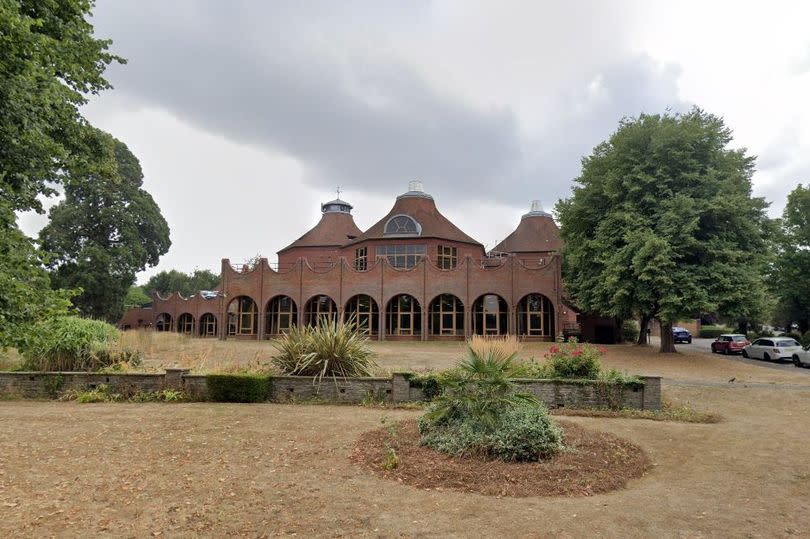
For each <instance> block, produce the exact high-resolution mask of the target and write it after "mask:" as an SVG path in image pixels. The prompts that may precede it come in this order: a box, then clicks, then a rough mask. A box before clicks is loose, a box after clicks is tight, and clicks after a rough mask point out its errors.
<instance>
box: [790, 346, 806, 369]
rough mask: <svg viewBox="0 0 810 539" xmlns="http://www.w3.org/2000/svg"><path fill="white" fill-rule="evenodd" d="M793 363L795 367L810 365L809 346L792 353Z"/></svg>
mask: <svg viewBox="0 0 810 539" xmlns="http://www.w3.org/2000/svg"><path fill="white" fill-rule="evenodd" d="M793 364H794V365H796V366H797V367H810V346H806V347H805V348H804V350H800V351H798V352H795V353H794V354H793Z"/></svg>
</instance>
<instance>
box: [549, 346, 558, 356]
mask: <svg viewBox="0 0 810 539" xmlns="http://www.w3.org/2000/svg"><path fill="white" fill-rule="evenodd" d="M559 351H560V348H559V347H558V346H557V345H556V344H555V345H552V346H551V350H549V352H551V353H552V354H556V353H557V352H559Z"/></svg>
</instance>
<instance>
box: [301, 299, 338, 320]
mask: <svg viewBox="0 0 810 539" xmlns="http://www.w3.org/2000/svg"><path fill="white" fill-rule="evenodd" d="M324 318H325V319H327V320H329V321H330V322H331V321H334V320H335V319H336V318H337V305H335V302H334V301H332V298H330V297H329V296H327V295H324V294H321V295H320V296H313V297H312V298H310V299H309V301H307V304H306V306H305V307H304V324H306V325H307V326H317V325H318V322H319V321H321V320H322V319H324Z"/></svg>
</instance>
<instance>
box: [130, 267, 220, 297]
mask: <svg viewBox="0 0 810 539" xmlns="http://www.w3.org/2000/svg"><path fill="white" fill-rule="evenodd" d="M218 286H219V275H217V274H216V273H214V272H212V271H209V270H199V269H198V270H194V272H192V273H183V272H182V271H177V270H170V271H161V272H160V273H157V274H155V275H153V276H152V277H150V278H149V280H148V281H147V282H146V284H145V285H143V287H142V288H143V290H144V291H145V292H146V293H147V294H152V293H153V292H157V293H158V294H160V295H161V296H167V295H168V294H170V293H172V292H179V293H180V294H181V295H182V296H184V297H189V296H192V295H194V294H196V293H197V292H199V291H200V290H214V289H215V288H217V287H218Z"/></svg>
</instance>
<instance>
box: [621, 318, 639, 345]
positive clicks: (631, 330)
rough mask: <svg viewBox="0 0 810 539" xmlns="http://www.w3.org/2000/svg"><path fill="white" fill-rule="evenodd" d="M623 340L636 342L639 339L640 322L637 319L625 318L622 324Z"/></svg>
mask: <svg viewBox="0 0 810 539" xmlns="http://www.w3.org/2000/svg"><path fill="white" fill-rule="evenodd" d="M622 340H623V341H624V342H636V341H637V340H638V322H636V321H635V320H625V321H624V323H623V324H622Z"/></svg>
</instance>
